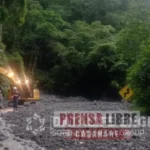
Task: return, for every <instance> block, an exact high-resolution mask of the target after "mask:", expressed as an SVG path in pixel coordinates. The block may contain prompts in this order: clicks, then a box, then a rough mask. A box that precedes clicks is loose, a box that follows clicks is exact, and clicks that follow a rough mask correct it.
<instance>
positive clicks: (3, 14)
mask: <svg viewBox="0 0 150 150" xmlns="http://www.w3.org/2000/svg"><path fill="white" fill-rule="evenodd" d="M1 39H2V40H1ZM0 49H5V53H6V55H7V57H8V60H9V62H11V64H13V63H12V61H13V62H19V63H18V64H19V65H21V66H22V67H21V68H25V69H26V71H27V72H28V73H31V74H34V75H35V76H36V78H37V80H39V87H40V88H41V89H44V90H47V91H49V92H53V93H59V94H84V95H86V96H113V97H115V98H116V96H118V90H119V89H120V88H121V87H122V86H124V85H126V84H128V85H130V86H131V88H132V89H133V90H134V93H135V94H134V97H133V102H135V104H136V105H137V106H142V108H144V109H145V110H148V109H149V108H150V91H149V90H150V77H149V73H150V67H149V66H150V61H149V57H150V2H149V0H143V1H141V0H22V1H19V0H14V1H12V0H11V1H10V0H0ZM21 59H22V60H23V61H22V60H21ZM23 62H24V64H23ZM23 65H24V66H23Z"/></svg>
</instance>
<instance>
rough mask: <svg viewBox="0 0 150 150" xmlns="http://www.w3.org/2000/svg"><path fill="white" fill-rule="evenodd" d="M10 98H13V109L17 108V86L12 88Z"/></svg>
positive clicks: (18, 94) (18, 97) (18, 96)
mask: <svg viewBox="0 0 150 150" xmlns="http://www.w3.org/2000/svg"><path fill="white" fill-rule="evenodd" d="M12 99H13V109H14V110H17V108H18V100H19V99H20V93H19V91H18V89H17V87H14V88H13V96H12Z"/></svg>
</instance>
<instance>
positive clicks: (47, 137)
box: [2, 95, 150, 150]
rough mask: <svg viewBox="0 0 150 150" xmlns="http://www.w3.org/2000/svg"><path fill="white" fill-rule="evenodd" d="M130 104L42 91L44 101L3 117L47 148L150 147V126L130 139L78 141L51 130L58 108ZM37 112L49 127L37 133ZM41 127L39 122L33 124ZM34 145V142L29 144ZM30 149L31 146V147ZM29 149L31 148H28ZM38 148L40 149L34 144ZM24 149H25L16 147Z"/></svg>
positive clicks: (113, 149)
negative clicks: (32, 120)
mask: <svg viewBox="0 0 150 150" xmlns="http://www.w3.org/2000/svg"><path fill="white" fill-rule="evenodd" d="M128 108H129V106H127V105H126V104H124V103H122V102H107V101H94V102H91V101H89V100H87V99H85V98H82V97H69V98H64V97H58V96H49V95H42V98H41V101H40V102H38V103H37V104H36V105H34V104H32V105H26V106H25V107H21V108H19V109H18V111H17V112H8V113H6V114H4V115H3V116H2V117H3V119H4V120H6V123H7V124H10V125H13V126H12V127H11V128H12V130H13V132H12V134H13V135H15V136H16V137H19V138H21V139H25V140H31V141H35V142H36V143H37V144H38V145H39V146H41V147H43V148H44V149H47V150H150V130H146V132H145V134H144V135H143V136H141V137H133V138H132V139H131V140H126V141H115V140H114V141H110V140H109V141H99V140H97V141H96V140H93V141H92V140H91V141H77V140H76V141H75V140H66V139H64V138H63V137H59V136H52V135H51V133H50V124H51V120H50V116H53V112H54V111H58V110H61V111H63V110H84V111H85V110H92V111H96V110H99V111H101V110H127V109H128ZM35 114H37V115H39V116H40V117H41V118H44V119H45V121H46V122H45V127H46V128H45V131H41V132H40V133H39V134H37V135H34V134H33V133H32V132H31V131H27V119H30V118H31V117H33V116H34V115H35ZM32 126H33V128H35V129H36V128H37V126H39V124H37V123H36V122H35V123H33V124H32ZM29 147H30V145H29ZM28 149H29V148H28ZM28 149H27V150H28ZM33 149H34V150H40V148H38V147H37V146H34V148H33ZM16 150H21V149H16Z"/></svg>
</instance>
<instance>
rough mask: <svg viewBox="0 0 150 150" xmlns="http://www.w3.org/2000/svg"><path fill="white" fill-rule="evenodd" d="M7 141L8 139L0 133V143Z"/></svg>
mask: <svg viewBox="0 0 150 150" xmlns="http://www.w3.org/2000/svg"><path fill="white" fill-rule="evenodd" d="M7 139H8V137H7V136H5V135H3V134H2V133H0V141H5V140H7Z"/></svg>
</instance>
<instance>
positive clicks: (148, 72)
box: [127, 46, 150, 113]
mask: <svg viewBox="0 0 150 150" xmlns="http://www.w3.org/2000/svg"><path fill="white" fill-rule="evenodd" d="M127 81H128V83H129V85H130V87H131V88H132V89H133V90H134V96H133V103H134V104H135V106H137V107H139V109H140V110H142V111H144V112H145V113H150V46H149V47H147V48H145V50H144V51H142V52H141V55H140V57H139V60H138V61H137V62H136V63H135V64H134V65H133V66H132V67H131V68H130V69H129V72H128V76H127Z"/></svg>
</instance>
